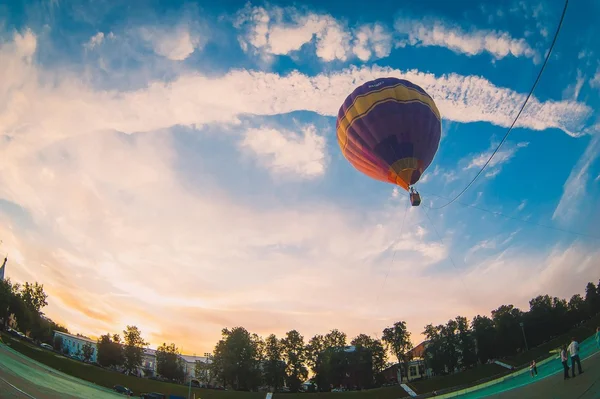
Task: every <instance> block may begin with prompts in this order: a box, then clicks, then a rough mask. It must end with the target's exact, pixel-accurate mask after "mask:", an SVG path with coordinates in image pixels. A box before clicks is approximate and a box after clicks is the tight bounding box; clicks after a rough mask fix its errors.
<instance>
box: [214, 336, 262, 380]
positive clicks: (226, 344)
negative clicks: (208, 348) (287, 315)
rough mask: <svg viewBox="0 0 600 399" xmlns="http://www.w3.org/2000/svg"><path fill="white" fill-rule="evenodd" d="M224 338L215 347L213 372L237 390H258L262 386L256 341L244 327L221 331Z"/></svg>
mask: <svg viewBox="0 0 600 399" xmlns="http://www.w3.org/2000/svg"><path fill="white" fill-rule="evenodd" d="M221 335H222V338H221V340H220V341H219V342H218V343H217V345H216V346H215V350H214V353H213V364H212V371H213V372H214V373H215V375H216V376H218V378H219V379H220V380H221V381H223V385H224V386H227V384H230V385H232V386H233V387H235V389H237V390H250V389H256V388H257V387H258V385H259V384H260V369H259V362H258V356H259V353H258V352H259V348H258V347H257V341H256V339H254V340H253V338H252V336H251V334H250V333H249V332H248V331H247V330H246V329H245V328H243V327H234V328H233V329H231V330H229V329H227V328H224V329H223V330H222V331H221Z"/></svg>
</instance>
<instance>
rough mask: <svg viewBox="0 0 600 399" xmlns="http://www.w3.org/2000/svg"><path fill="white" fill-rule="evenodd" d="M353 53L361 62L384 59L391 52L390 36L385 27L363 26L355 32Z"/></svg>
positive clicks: (377, 24) (378, 25)
mask: <svg viewBox="0 0 600 399" xmlns="http://www.w3.org/2000/svg"><path fill="white" fill-rule="evenodd" d="M353 44H354V46H353V48H352V51H353V53H354V54H355V55H356V56H357V57H358V58H359V59H360V60H361V61H368V60H370V59H371V58H373V54H374V55H375V57H376V58H384V57H387V56H388V55H390V52H391V51H392V35H391V33H390V32H388V31H387V29H386V27H385V26H383V25H381V24H379V23H376V24H372V25H363V26H361V27H360V28H359V29H358V30H357V32H356V38H355V39H354V43H353Z"/></svg>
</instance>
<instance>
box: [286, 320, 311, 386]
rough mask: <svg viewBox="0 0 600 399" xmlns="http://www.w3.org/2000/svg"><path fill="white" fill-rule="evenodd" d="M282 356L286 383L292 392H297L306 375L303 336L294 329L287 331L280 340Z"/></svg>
mask: <svg viewBox="0 0 600 399" xmlns="http://www.w3.org/2000/svg"><path fill="white" fill-rule="evenodd" d="M282 346H283V358H284V360H285V362H286V380H287V385H288V387H289V388H290V390H291V391H292V392H298V390H299V389H300V385H301V384H302V383H303V382H304V380H306V378H307V377H308V370H307V369H306V367H305V366H304V362H305V359H306V354H305V348H304V337H303V336H302V335H300V333H299V332H298V331H296V330H291V331H288V332H287V333H286V335H285V338H284V339H283V341H282Z"/></svg>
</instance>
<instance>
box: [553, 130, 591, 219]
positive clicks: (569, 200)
mask: <svg viewBox="0 0 600 399" xmlns="http://www.w3.org/2000/svg"><path fill="white" fill-rule="evenodd" d="M592 130H593V131H594V132H595V135H593V136H592V137H591V138H590V143H589V144H588V147H587V149H586V150H585V152H584V153H583V155H582V156H581V158H579V160H578V161H577V163H576V164H575V166H574V167H573V169H572V170H571V174H569V177H568V178H567V180H566V181H565V184H564V186H563V195H562V197H561V198H560V201H559V202H558V205H557V206H556V209H555V210H554V214H553V215H552V219H553V220H559V221H562V222H568V221H570V220H572V219H573V218H574V217H576V216H577V215H579V214H580V212H581V210H582V207H581V201H582V200H583V199H584V198H585V197H586V187H587V184H588V182H589V179H590V176H589V170H590V167H591V165H592V164H593V162H594V161H595V160H596V159H597V158H598V157H599V156H600V126H597V127H596V128H594V129H592Z"/></svg>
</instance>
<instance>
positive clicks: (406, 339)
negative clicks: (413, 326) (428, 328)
mask: <svg viewBox="0 0 600 399" xmlns="http://www.w3.org/2000/svg"><path fill="white" fill-rule="evenodd" d="M382 340H383V342H385V344H386V346H387V349H388V350H389V351H390V352H392V353H393V354H394V356H396V359H398V363H402V362H404V368H405V372H406V375H408V362H409V361H410V359H409V352H410V350H411V349H412V343H411V342H410V332H409V331H408V330H407V329H406V322H404V321H398V322H396V323H394V325H393V326H392V327H387V328H385V329H384V330H383V335H382Z"/></svg>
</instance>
